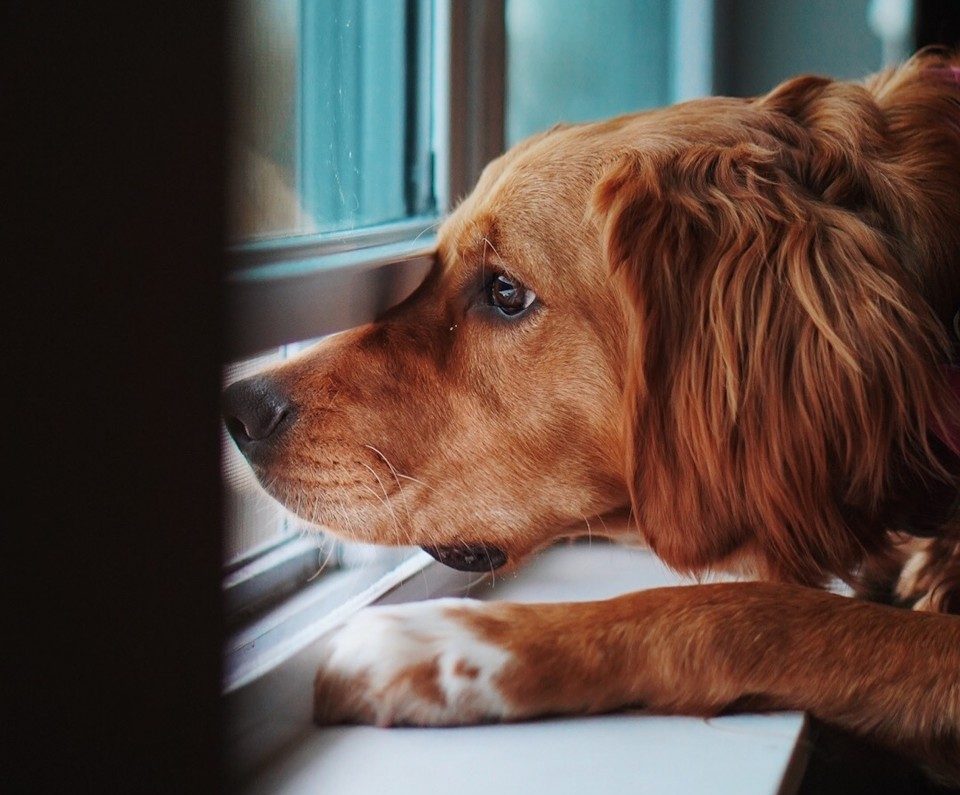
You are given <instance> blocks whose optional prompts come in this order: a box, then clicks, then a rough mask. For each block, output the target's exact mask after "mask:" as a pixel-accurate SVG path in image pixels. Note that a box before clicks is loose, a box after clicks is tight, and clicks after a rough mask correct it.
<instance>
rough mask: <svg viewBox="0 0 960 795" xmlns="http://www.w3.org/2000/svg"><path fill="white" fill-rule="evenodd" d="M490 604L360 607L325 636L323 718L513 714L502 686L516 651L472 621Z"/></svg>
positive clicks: (413, 719)
mask: <svg viewBox="0 0 960 795" xmlns="http://www.w3.org/2000/svg"><path fill="white" fill-rule="evenodd" d="M490 607H492V606H491V605H485V604H484V603H482V602H477V601H473V600H466V599H438V600H434V601H427V602H417V603H414V604H405V605H397V606H390V607H371V608H367V609H365V610H361V611H360V612H359V613H357V614H356V615H355V616H354V617H353V618H351V619H350V620H349V621H348V622H347V623H346V624H344V625H343V626H341V627H340V628H339V629H337V630H335V631H334V632H333V633H332V634H331V635H329V636H328V637H327V639H326V641H325V644H326V648H325V658H324V661H323V663H322V664H321V666H320V669H319V671H318V672H317V678H316V683H315V688H314V718H315V720H316V722H317V723H319V724H323V725H325V724H331V723H372V724H377V725H379V726H391V725H415V726H455V725H463V724H468V723H480V722H485V721H492V720H500V719H503V718H508V717H510V713H511V709H510V705H509V704H508V702H507V700H506V699H505V698H504V695H503V693H502V691H501V690H500V688H499V687H498V684H497V680H498V677H499V675H500V674H501V673H502V672H503V670H504V668H505V667H506V666H507V665H508V664H509V663H510V659H511V656H510V653H509V652H507V651H506V650H505V649H503V648H501V647H499V646H497V645H495V644H493V643H490V642H488V641H486V640H484V639H483V638H482V637H481V636H480V635H479V634H478V632H477V631H476V629H475V628H472V624H471V621H470V618H471V616H472V615H476V613H477V611H480V610H483V609H484V608H490Z"/></svg>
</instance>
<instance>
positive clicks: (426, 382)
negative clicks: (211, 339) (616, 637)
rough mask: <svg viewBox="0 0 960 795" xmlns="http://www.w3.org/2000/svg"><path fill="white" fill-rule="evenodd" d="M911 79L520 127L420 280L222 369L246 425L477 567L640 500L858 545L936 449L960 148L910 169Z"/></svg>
mask: <svg viewBox="0 0 960 795" xmlns="http://www.w3.org/2000/svg"><path fill="white" fill-rule="evenodd" d="M914 71H915V72H916V71H917V70H916V69H914ZM891 85H893V84H892V83H889V82H887V83H884V82H882V81H881V82H880V83H878V84H876V85H874V86H873V87H872V88H864V87H862V86H854V85H850V84H840V83H833V82H830V81H826V80H819V79H802V80H797V81H793V82H792V83H789V84H785V85H784V86H782V87H781V88H779V89H777V90H776V91H775V92H773V93H772V94H770V95H768V96H766V97H763V98H761V99H759V100H754V101H747V100H728V99H708V100H702V101H699V102H694V103H687V104H685V105H681V106H677V107H674V108H669V109H665V110H661V111H656V112H651V113H645V114H640V115H636V116H631V117H624V118H621V119H617V120H613V121H610V122H603V123H598V124H591V125H580V126H574V127H563V128H556V129H554V130H552V131H550V132H549V133H546V134H543V135H540V136H538V137H536V138H534V139H531V140H529V141H527V142H525V143H523V144H521V145H519V146H518V147H516V148H514V149H513V150H511V151H510V152H508V153H507V154H506V155H504V156H503V157H501V158H499V159H498V160H496V161H494V162H493V163H491V164H490V165H489V166H488V167H487V169H486V170H485V171H484V173H483V176H482V177H481V179H480V181H479V183H478V185H477V187H476V189H475V190H474V192H473V194H472V195H471V196H470V197H468V198H467V199H466V200H465V201H464V202H463V203H462V204H461V205H460V206H459V207H458V209H457V210H456V211H455V212H454V213H453V215H452V216H451V217H450V218H449V219H448V220H447V221H446V222H445V224H444V225H443V227H442V228H441V230H440V232H439V245H438V252H437V258H436V264H435V267H434V268H433V271H432V273H431V274H430V276H429V277H428V278H427V280H426V282H425V283H424V284H423V285H422V286H421V287H420V288H419V289H418V290H417V292H416V293H415V294H414V295H413V296H411V297H410V298H409V299H408V300H406V301H405V302H404V303H403V304H401V305H400V306H398V307H396V308H394V309H393V310H391V311H390V312H389V313H388V314H387V315H386V316H384V317H383V318H381V319H380V320H378V321H377V322H376V323H373V324H371V325H368V326H365V327H362V328H359V329H355V330H352V331H349V332H345V333H342V334H338V335H336V336H334V337H331V338H329V339H327V340H325V341H324V342H322V343H321V344H319V345H318V346H317V347H315V348H314V349H312V350H310V351H308V352H306V353H305V354H303V355H301V356H300V357H299V358H297V359H294V360H292V361H290V362H288V363H285V364H283V365H282V366H280V367H278V368H275V369H273V370H271V371H269V372H267V373H264V374H262V375H261V376H258V377H257V378H255V379H251V380H248V381H245V382H241V383H240V384H238V385H234V386H233V387H231V388H230V390H228V395H227V423H228V427H229V428H230V430H231V432H232V434H233V436H234V438H235V439H236V440H237V442H238V444H239V445H240V447H241V449H242V450H243V452H244V453H245V455H246V456H247V458H248V459H249V461H250V462H251V464H252V465H253V468H254V470H255V471H256V473H257V475H258V476H259V477H260V480H261V482H262V483H263V485H264V487H265V488H266V489H267V490H268V491H269V492H270V493H271V494H272V495H273V496H274V497H276V498H277V499H278V500H279V501H280V502H282V503H283V504H284V505H286V506H287V507H288V508H290V509H291V510H293V511H295V512H296V513H298V514H299V515H301V516H303V517H304V518H306V519H308V520H310V521H312V522H316V523H318V524H322V525H324V526H326V527H329V528H330V529H332V530H333V531H334V532H336V533H339V534H341V535H343V536H346V537H349V538H353V539H359V540H363V541H368V542H376V543H399V544H417V545H421V546H424V547H425V548H427V549H428V550H430V551H432V552H433V553H434V554H435V555H436V556H437V557H439V558H440V559H441V560H444V561H445V562H448V563H450V564H451V565H453V566H456V567H459V568H464V569H479V570H483V569H488V568H491V567H496V566H499V565H502V564H504V563H507V562H516V561H518V560H520V559H521V558H522V557H523V556H524V555H526V554H527V553H528V552H530V551H531V550H533V549H535V548H537V547H540V546H542V545H544V544H545V543H547V542H549V541H550V540H551V539H553V538H555V537H557V536H558V535H561V534H569V533H571V532H582V531H583V530H584V529H585V523H586V522H587V521H589V520H590V518H592V517H594V516H596V515H598V514H605V513H607V512H610V511H613V510H616V509H619V508H623V507H625V506H631V507H632V510H633V512H634V514H635V516H636V518H637V522H638V525H639V529H640V532H641V533H642V534H643V536H644V537H645V538H646V539H647V540H648V541H649V542H650V543H651V545H652V546H653V547H654V549H655V550H656V551H657V552H658V553H659V554H660V555H661V556H663V557H664V558H665V559H666V560H667V562H669V563H671V564H673V565H675V566H678V567H681V568H691V569H692V568H700V567H704V566H708V565H713V564H716V563H718V562H720V561H723V560H724V559H728V558H730V556H732V555H734V554H744V553H750V554H751V556H752V557H755V558H756V559H757V560H758V561H759V562H760V565H761V566H763V567H764V568H765V569H766V570H767V572H768V573H773V574H775V575H779V576H784V577H789V578H792V579H799V580H806V581H811V580H815V579H818V578H819V577H821V576H822V575H823V573H824V572H833V573H839V572H841V571H846V570H849V568H850V567H851V566H852V565H853V563H855V562H856V560H857V559H858V556H860V555H862V554H863V551H864V549H867V548H869V547H870V545H871V544H872V543H874V541H873V540H872V539H873V537H874V536H875V535H876V534H877V532H878V528H882V527H883V525H884V523H885V522H887V521H888V519H889V514H890V511H891V507H890V506H891V504H892V502H891V499H890V495H891V492H892V491H895V489H894V488H893V486H894V485H895V484H894V483H893V481H892V479H895V478H898V477H900V476H901V474H902V473H901V471H900V469H898V467H899V466H900V465H901V463H902V462H908V463H909V464H910V465H911V466H912V465H914V464H916V465H917V466H924V465H925V464H926V463H928V462H930V461H935V460H936V456H935V455H934V454H933V453H932V452H931V451H930V450H929V446H928V442H927V440H928V433H927V431H928V426H929V423H930V422H939V421H940V419H938V418H939V417H940V414H939V413H938V412H939V411H940V409H938V406H942V405H943V400H942V395H943V385H942V383H941V380H940V378H939V375H938V373H939V369H938V363H939V362H940V360H941V359H942V357H943V356H944V353H943V349H942V344H943V339H942V327H941V323H940V321H939V320H938V318H937V312H938V311H939V310H940V308H941V307H940V306H939V305H938V301H941V302H942V303H943V305H944V306H945V305H946V304H947V303H951V304H952V302H953V300H955V299H956V297H957V284H956V281H957V279H956V277H954V276H951V277H950V278H949V280H948V282H947V283H944V282H942V281H941V282H940V283H936V279H933V278H932V277H930V274H931V273H937V272H939V271H938V268H940V269H942V265H943V261H944V258H945V257H946V256H947V254H948V253H953V254H955V253H956V251H957V250H958V249H957V246H958V241H957V233H956V231H955V230H954V231H950V232H949V233H942V234H938V233H936V232H933V233H929V232H927V231H926V230H927V228H933V227H936V226H938V225H941V224H942V222H944V221H947V220H949V219H946V218H945V217H944V212H945V210H943V208H941V207H938V206H937V202H936V196H938V195H940V193H941V192H943V193H945V192H946V191H947V190H951V191H960V185H958V184H955V183H957V181H958V177H957V176H956V174H957V171H958V169H957V168H956V167H955V165H956V164H953V165H952V167H951V169H950V170H948V169H946V160H947V155H945V154H944V155H941V156H940V159H941V160H943V161H944V162H938V161H937V155H936V154H935V152H933V151H932V150H931V153H930V154H928V155H926V157H927V159H928V160H929V161H930V163H927V164H923V173H922V174H921V173H919V172H917V173H911V171H910V169H911V168H913V169H914V170H915V171H916V170H917V169H919V167H920V165H921V164H918V163H908V162H906V160H907V158H905V157H904V156H902V154H901V153H900V150H901V149H902V146H903V141H898V140H895V135H896V133H897V129H896V123H893V122H891V118H890V116H889V114H886V112H885V111H884V109H883V107H882V105H883V102H884V101H887V102H892V101H893V100H892V99H891V97H892V96H893V93H894V88H895V86H893V88H891ZM915 88H916V87H915V86H914V87H913V89H914V90H915ZM882 91H886V92H887V98H886V100H883V95H882ZM928 93H929V94H930V95H931V96H933V92H928ZM931 101H932V100H931ZM953 112H954V113H955V110H954V111H953ZM901 123H903V122H902V120H901ZM939 129H940V132H936V131H933V132H930V133H929V134H928V136H929V138H930V139H929V140H928V141H926V143H927V144H931V143H932V144H934V145H935V146H936V147H939V149H940V150H941V151H950V149H949V147H947V146H946V139H947V138H948V137H949V135H951V134H954V133H951V132H950V131H949V130H947V129H946V128H945V127H944V126H943V125H941V128H939ZM937 136H939V138H938V137H937ZM950 144H951V145H952V146H953V147H954V150H955V149H956V141H953V140H951V141H950ZM898 147H899V148H898ZM956 156H957V155H956V153H955V151H953V153H952V154H951V157H952V158H953V159H956ZM898 158H899V159H898ZM924 180H926V182H924ZM894 187H896V190H894ZM931 187H932V190H931ZM929 195H932V196H934V199H933V200H932V201H927V200H926V199H925V198H924V196H929ZM953 195H956V193H954V194H953ZM924 202H926V203H925V204H924ZM918 203H920V205H922V207H920V210H921V212H922V213H924V214H925V216H924V217H925V221H924V224H923V225H922V227H921V225H919V224H918V223H917V222H915V221H914V220H910V219H911V218H914V217H915V214H916V212H917V210H918V206H919V205H918ZM938 214H939V215H938ZM954 222H955V219H954ZM943 228H944V229H946V228H948V227H947V226H946V225H945V224H944V225H943ZM944 234H946V235H947V237H948V238H949V239H947V238H945V237H944ZM935 283H936V284H935ZM928 284H935V286H934V288H933V289H932V290H931V292H930V294H927V295H924V288H925V286H926V285H928ZM944 290H948V291H949V292H950V295H949V296H946V295H941V294H940V292H941V291H944ZM944 422H946V420H944ZM894 502H895V501H894ZM571 528H575V530H571ZM594 529H595V530H596V529H599V528H598V527H597V526H596V525H594Z"/></svg>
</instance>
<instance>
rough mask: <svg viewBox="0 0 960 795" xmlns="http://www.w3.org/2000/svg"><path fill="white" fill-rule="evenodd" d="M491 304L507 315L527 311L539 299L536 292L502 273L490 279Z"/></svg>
mask: <svg viewBox="0 0 960 795" xmlns="http://www.w3.org/2000/svg"><path fill="white" fill-rule="evenodd" d="M489 297H490V305H491V306H494V307H496V308H497V310H498V311H499V312H500V313H501V314H504V315H506V316H507V317H514V316H515V315H519V314H520V313H521V312H525V311H526V310H527V309H529V308H530V305H531V304H532V303H533V302H534V301H536V300H537V295H536V293H534V292H533V290H528V289H527V288H526V287H524V286H523V285H522V284H520V282H518V281H516V280H515V279H511V278H510V277H509V276H504V275H503V274H502V273H501V274H498V275H496V276H494V277H493V278H492V279H491V280H490V292H489Z"/></svg>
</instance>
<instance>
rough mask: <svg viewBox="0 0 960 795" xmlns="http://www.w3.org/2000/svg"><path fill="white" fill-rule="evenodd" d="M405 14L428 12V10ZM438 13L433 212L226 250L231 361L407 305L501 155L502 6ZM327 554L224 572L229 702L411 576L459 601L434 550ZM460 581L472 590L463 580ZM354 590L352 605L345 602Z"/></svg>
mask: <svg viewBox="0 0 960 795" xmlns="http://www.w3.org/2000/svg"><path fill="white" fill-rule="evenodd" d="M409 2H411V3H415V4H419V5H420V6H421V8H422V7H424V6H425V3H424V0H409ZM429 2H430V3H431V5H430V8H431V10H432V14H433V26H432V33H431V48H432V53H433V54H432V60H433V69H432V76H431V86H430V91H429V101H430V102H431V103H432V105H433V113H432V122H431V130H430V133H431V135H430V138H431V142H432V147H433V152H432V158H431V166H432V171H433V181H434V184H433V193H434V196H435V197H436V208H435V209H436V212H435V213H432V214H428V215H416V216H413V217H410V218H406V219H404V220H402V221H396V222H391V223H384V224H378V225H371V226H367V227H363V228H359V229H355V230H349V231H342V232H321V233H313V234H303V235H292V236H285V237H278V238H265V239H259V240H255V241H250V242H244V243H241V244H236V245H233V246H230V247H228V249H227V261H228V269H227V274H226V277H225V283H224V304H225V317H226V322H225V334H224V343H223V354H224V360H225V361H227V362H232V361H237V360H240V359H244V358H248V357H251V356H254V355H257V354H260V353H263V352H264V351H266V350H269V349H272V348H279V347H281V346H283V345H287V344H291V343H295V342H297V341H300V340H305V339H311V338H316V337H320V336H323V335H326V334H332V333H335V332H338V331H342V330H345V329H348V328H353V327H355V326H358V325H361V324H363V323H368V322H371V321H373V320H374V319H376V318H377V317H378V316H379V315H380V314H381V313H382V312H383V311H385V310H386V309H388V308H389V307H391V306H393V305H395V304H397V303H399V302H400V301H402V300H403V299H404V298H406V297H407V296H408V295H410V293H412V292H413V291H414V290H415V289H416V288H417V287H418V286H419V284H420V283H421V282H422V281H423V279H424V277H425V276H426V275H427V273H428V272H429V271H430V269H431V267H432V265H433V262H434V257H435V252H436V233H435V229H436V227H437V226H438V224H439V222H440V220H441V219H442V218H443V217H444V216H445V215H446V213H448V212H449V211H450V210H451V209H452V208H453V206H454V205H455V204H456V202H457V201H459V199H460V198H462V197H463V196H465V195H466V194H467V193H468V192H469V190H470V189H471V188H472V186H473V185H474V183H475V182H476V180H477V179H478V178H479V176H480V172H481V171H482V170H483V167H484V166H485V165H486V163H487V162H489V161H490V160H491V159H493V158H494V157H496V156H497V155H499V154H500V153H501V152H502V151H503V147H504V140H505V128H504V113H505V93H506V83H505V75H506V69H505V63H504V61H505V42H506V27H505V9H506V0H488V1H487V2H484V3H465V2H458V0H429ZM422 66H423V65H422V63H421V64H420V68H421V69H422ZM344 296H349V300H344ZM331 551H332V550H331V549H330V546H329V544H328V545H327V546H326V547H324V546H322V545H320V544H317V543H316V540H315V539H304V538H302V537H300V536H299V535H296V534H290V535H287V536H284V537H281V538H278V539H276V540H274V541H271V542H269V543H266V544H264V545H263V546H261V547H258V548H256V549H254V550H251V551H250V552H249V553H247V554H246V555H243V556H241V557H240V558H239V559H238V560H236V561H233V562H231V563H230V564H229V565H227V566H226V568H225V571H224V581H223V591H224V596H223V599H224V606H225V612H226V614H227V621H228V629H229V632H228V635H229V637H228V638H227V643H226V646H225V660H224V688H225V691H227V692H229V691H231V690H234V689H236V688H238V687H241V686H242V685H243V684H245V683H246V682H249V681H251V680H252V679H254V678H256V677H257V676H259V675H261V674H262V673H264V672H265V671H267V670H270V669H271V668H273V667H275V666H276V665H278V664H280V663H281V662H283V661H284V660H285V659H288V658H289V657H291V656H292V655H293V654H296V653H297V652H298V651H299V650H300V649H302V648H303V647H304V646H305V645H307V644H308V643H310V642H312V641H313V640H315V639H316V638H317V637H319V635H320V634H322V633H323V632H324V631H326V628H327V625H328V624H329V622H330V620H331V619H332V618H336V617H337V616H340V615H341V613H342V612H343V611H344V610H350V609H356V608H357V607H359V606H361V603H369V602H370V601H372V600H374V599H376V598H379V597H382V596H383V595H384V594H386V593H388V592H390V591H392V590H393V589H395V588H396V587H398V586H399V585H401V584H402V583H403V582H404V581H406V580H408V579H409V578H411V577H412V576H413V575H415V574H418V573H422V576H421V577H418V580H421V581H422V585H421V586H419V588H420V590H422V592H423V597H424V598H428V597H434V596H439V595H446V594H447V593H449V592H450V590H449V588H450V587H451V585H450V583H451V577H450V576H449V575H448V574H447V572H446V571H445V570H443V567H441V566H440V564H438V563H436V562H435V561H434V560H433V559H432V558H430V557H429V556H428V555H427V554H426V553H424V552H418V553H414V554H413V555H412V556H408V557H406V558H404V559H403V560H396V559H394V560H393V561H391V560H389V559H386V560H384V561H382V562H378V563H375V564H372V565H370V566H366V567H362V568H360V569H357V570H351V569H337V568H336V567H330V570H329V571H328V572H325V573H324V575H323V577H322V578H318V577H316V574H317V572H318V569H319V568H320V563H321V561H323V560H324V557H326V556H328V555H329V554H330V552H331ZM429 569H436V570H437V571H436V573H428V570H429ZM454 579H455V580H456V585H455V587H457V588H460V587H462V585H463V582H461V580H462V578H454ZM476 579H477V576H476V575H472V576H471V580H476ZM349 591H352V593H353V594H354V596H353V598H347V599H346V600H344V599H343V596H342V595H343V593H345V592H349ZM337 594H340V596H339V597H337ZM338 599H339V601H338ZM331 610H332V612H331Z"/></svg>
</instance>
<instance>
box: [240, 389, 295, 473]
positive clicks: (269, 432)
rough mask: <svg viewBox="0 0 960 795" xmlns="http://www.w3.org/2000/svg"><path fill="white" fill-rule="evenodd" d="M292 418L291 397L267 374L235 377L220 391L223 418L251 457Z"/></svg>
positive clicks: (260, 452) (259, 453)
mask: <svg viewBox="0 0 960 795" xmlns="http://www.w3.org/2000/svg"><path fill="white" fill-rule="evenodd" d="M295 418H296V410H295V407H294V405H293V401H291V400H290V397H289V396H288V395H287V394H286V393H285V392H284V391H283V390H282V389H281V388H280V386H279V385H278V384H277V383H276V382H275V381H274V380H273V379H271V378H269V377H268V376H262V375H259V376H255V377H253V378H246V379H244V380H243V381H237V382H236V383H235V384H231V385H230V386H228V387H227V388H226V389H225V390H224V392H223V421H224V423H225V424H226V426H227V430H228V431H229V432H230V435H231V436H232V437H233V440H234V441H235V442H236V443H237V447H239V448H240V451H241V452H242V453H243V454H244V455H245V456H246V457H247V458H249V459H251V460H253V459H254V458H255V457H257V456H262V455H263V454H264V453H265V452H266V451H267V450H268V449H270V448H271V447H272V446H273V444H274V443H275V442H276V441H277V439H279V438H280V437H281V436H282V435H283V432H284V431H285V430H286V429H287V428H289V427H290V426H291V425H292V424H293V421H294V419H295Z"/></svg>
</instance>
